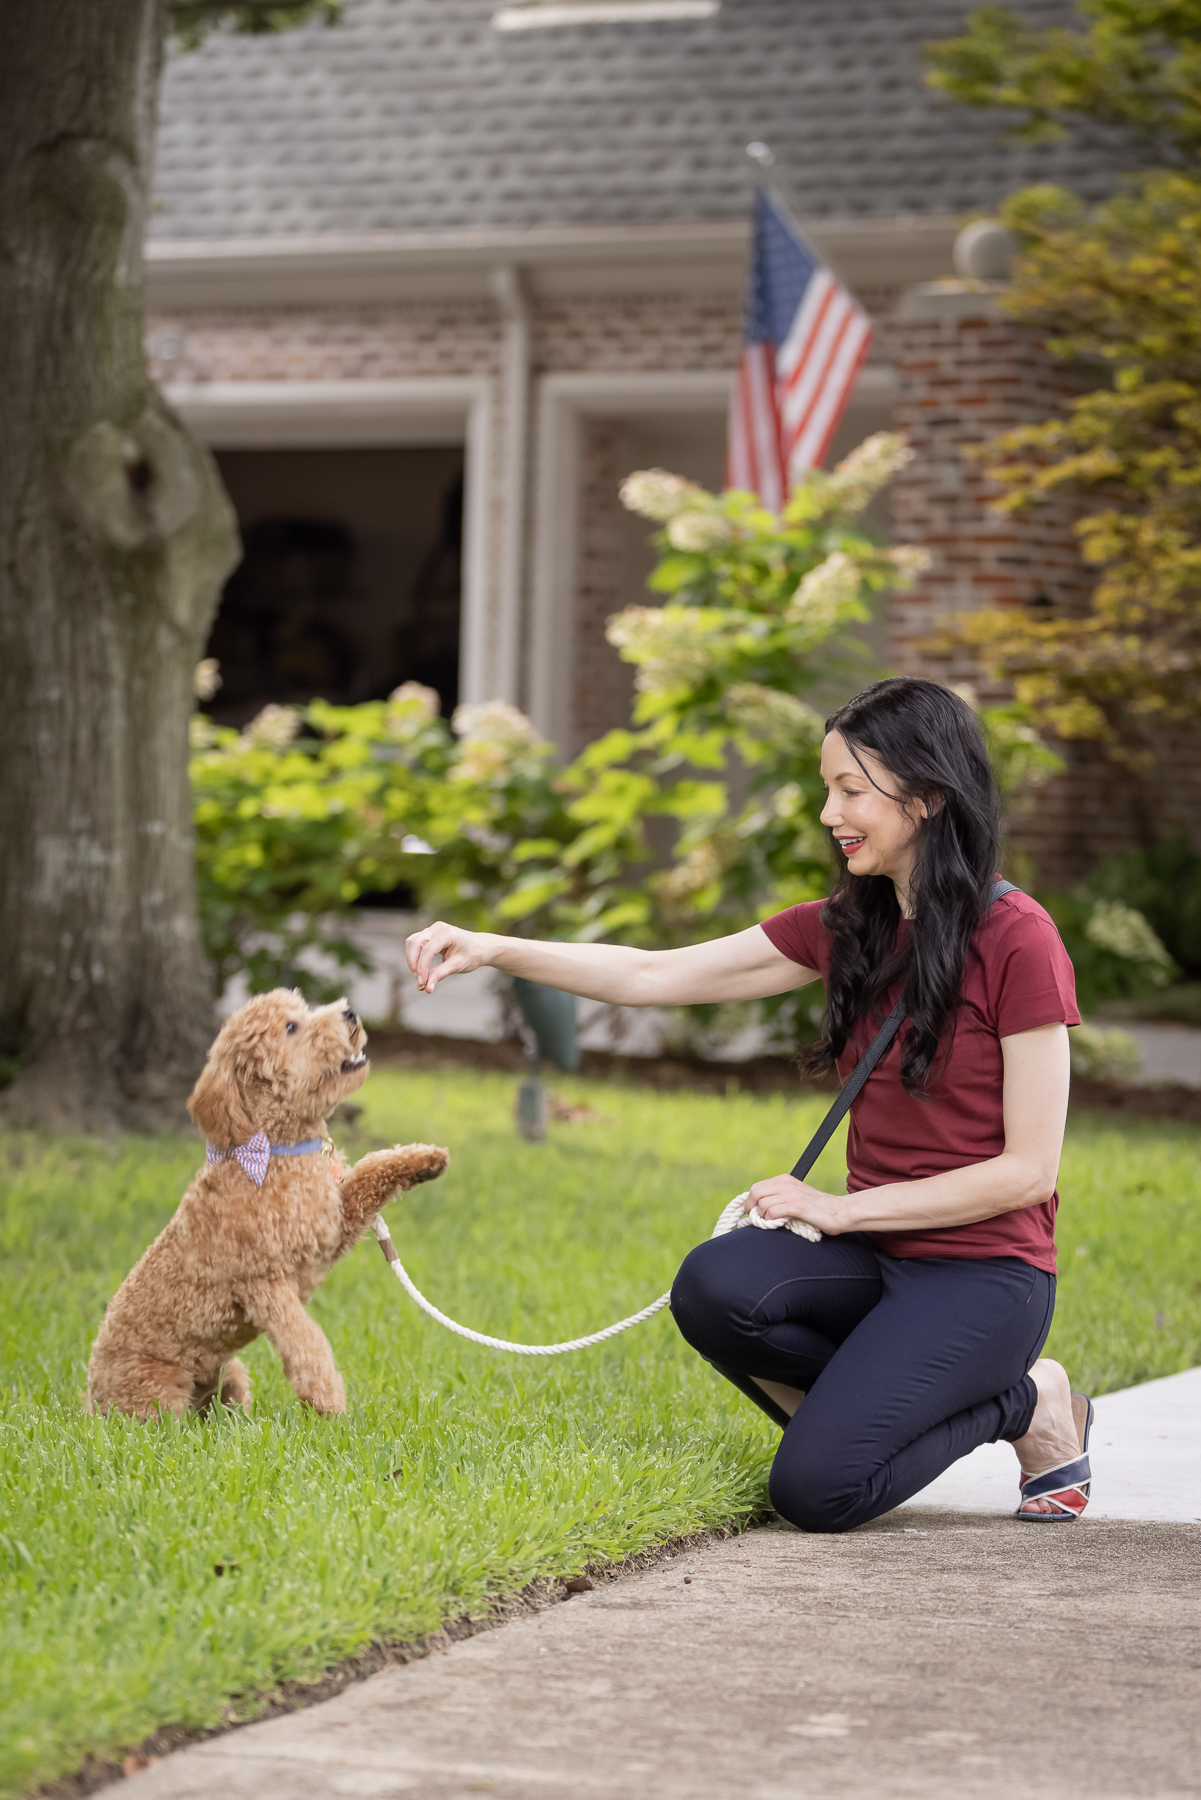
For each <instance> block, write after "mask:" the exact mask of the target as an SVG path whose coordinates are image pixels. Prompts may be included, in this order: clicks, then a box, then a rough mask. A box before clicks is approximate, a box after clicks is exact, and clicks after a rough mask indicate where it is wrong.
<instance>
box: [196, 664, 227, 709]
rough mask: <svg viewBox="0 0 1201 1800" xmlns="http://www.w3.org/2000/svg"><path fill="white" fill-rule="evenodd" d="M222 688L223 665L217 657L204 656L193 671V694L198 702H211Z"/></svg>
mask: <svg viewBox="0 0 1201 1800" xmlns="http://www.w3.org/2000/svg"><path fill="white" fill-rule="evenodd" d="M220 686H221V664H220V663H219V662H218V661H217V658H216V657H215V656H202V657H201V659H200V661H199V662H198V663H197V664H196V667H195V669H193V671H192V692H193V693H194V694H195V696H196V698H197V699H198V700H211V699H212V698H213V695H214V694H215V693H216V692H217V689H218V688H219V687H220Z"/></svg>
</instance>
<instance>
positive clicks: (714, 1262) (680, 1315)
mask: <svg viewBox="0 0 1201 1800" xmlns="http://www.w3.org/2000/svg"><path fill="white" fill-rule="evenodd" d="M725 1248H726V1246H725V1245H724V1243H723V1242H722V1240H721V1239H717V1240H713V1239H710V1241H709V1242H708V1243H704V1244H698V1245H697V1247H696V1249H695V1250H690V1251H689V1253H688V1255H687V1256H686V1257H685V1258H684V1261H683V1262H682V1263H681V1265H680V1269H679V1273H678V1274H677V1275H676V1278H675V1280H674V1281H673V1282H672V1284H671V1311H672V1317H673V1318H674V1319H675V1322H676V1325H677V1326H678V1327H679V1331H680V1335H681V1336H682V1337H684V1338H686V1339H687V1341H688V1343H690V1344H691V1345H692V1347H693V1349H694V1350H699V1351H700V1352H701V1354H702V1355H706V1354H710V1353H712V1354H717V1353H718V1352H720V1351H721V1350H722V1349H723V1348H724V1347H725V1346H726V1345H727V1344H728V1343H729V1341H730V1337H731V1323H732V1318H733V1315H734V1314H735V1313H736V1312H737V1311H738V1310H739V1298H740V1296H739V1292H738V1284H737V1283H736V1282H734V1281H732V1280H731V1279H730V1277H731V1275H732V1273H733V1271H732V1269H731V1266H730V1264H731V1258H730V1257H729V1256H724V1257H723V1256H721V1255H720V1254H715V1253H719V1252H720V1251H721V1250H723V1249H725Z"/></svg>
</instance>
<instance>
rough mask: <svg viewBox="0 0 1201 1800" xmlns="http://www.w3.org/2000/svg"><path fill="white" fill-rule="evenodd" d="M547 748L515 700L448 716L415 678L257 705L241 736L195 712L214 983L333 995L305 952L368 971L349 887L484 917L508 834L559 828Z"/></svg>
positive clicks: (507, 867)
mask: <svg viewBox="0 0 1201 1800" xmlns="http://www.w3.org/2000/svg"><path fill="white" fill-rule="evenodd" d="M550 756H551V746H550V745H549V744H546V743H544V742H542V741H541V740H540V738H539V736H538V734H537V732H535V730H534V729H533V727H532V726H531V724H530V722H529V720H528V719H526V718H525V717H524V716H523V715H522V714H521V713H520V712H518V711H517V709H516V708H515V707H511V706H506V705H504V704H503V703H502V702H492V703H490V704H487V705H483V706H461V707H459V708H458V710H457V711H456V713H455V715H454V718H453V720H452V721H451V722H450V723H449V724H448V723H447V721H445V720H444V719H442V718H440V717H439V714H438V696H437V695H436V694H435V693H434V692H433V690H432V689H430V688H425V687H421V686H419V685H418V684H417V683H415V682H408V683H406V684H405V685H404V686H403V687H400V688H398V689H397V690H396V692H395V693H394V694H392V695H391V697H390V698H389V699H388V700H386V701H371V702H367V703H366V704H364V705H360V706H330V705H328V704H327V703H326V702H325V701H322V700H317V701H314V702H313V703H312V705H311V706H306V707H302V708H293V707H281V706H268V707H265V708H264V709H263V711H262V712H261V713H260V714H259V715H258V717H257V718H256V719H254V720H253V721H252V722H251V723H250V724H249V725H248V726H247V727H246V728H245V730H243V731H235V730H232V729H230V728H228V727H221V726H216V725H214V724H213V723H212V722H211V721H210V720H209V719H207V718H205V717H204V716H203V715H198V716H197V717H196V718H195V720H194V721H193V728H192V784H193V789H194V792H195V800H196V865H197V878H198V884H199V895H200V913H201V922H202V926H203V930H204V935H205V944H206V948H207V951H208V954H209V957H210V958H211V960H212V963H213V968H214V973H215V977H216V981H217V984H218V988H219V989H220V988H223V987H224V986H225V985H226V983H227V982H228V981H229V980H230V978H231V977H232V976H233V975H234V974H236V973H239V972H240V973H243V974H244V975H245V976H246V978H247V980H248V982H249V984H250V987H251V989H252V991H256V992H261V991H262V990H264V989H266V988H271V987H274V986H277V985H279V984H281V983H282V984H284V985H287V986H299V987H300V988H302V989H303V990H304V991H305V992H306V993H307V994H308V995H309V996H310V997H311V998H313V999H321V998H332V997H334V995H335V994H336V993H337V992H338V991H339V990H340V984H339V983H338V982H336V981H330V980H326V979H324V978H323V977H322V976H320V975H318V974H315V973H314V972H313V969H312V968H311V967H309V966H307V964H306V952H307V953H311V952H313V951H318V952H320V953H321V956H322V958H324V959H327V960H328V959H332V960H333V962H334V963H335V964H336V965H337V966H338V967H339V968H360V969H364V968H367V967H368V966H369V965H368V962H367V959H366V957H365V956H364V954H363V952H362V950H361V949H360V948H358V947H357V946H356V945H355V943H354V942H353V941H352V939H351V938H350V936H349V935H348V932H347V926H348V924H349V921H350V919H351V917H352V912H351V909H352V907H353V905H354V902H355V901H356V900H358V899H359V898H360V897H361V896H362V895H364V894H368V893H372V892H376V893H379V892H385V893H386V892H392V891H395V890H396V889H397V888H408V889H410V890H411V891H412V893H413V895H414V898H415V899H417V900H418V901H419V902H420V903H421V904H424V905H428V906H433V907H437V908H438V909H440V910H445V911H448V912H453V915H454V917H455V918H457V919H461V920H463V922H464V923H467V924H482V923H484V922H485V921H486V920H490V919H492V918H493V917H494V916H495V915H496V913H497V912H498V910H499V909H500V908H501V907H502V906H503V902H504V896H505V893H506V891H507V889H508V887H509V885H510V883H511V882H512V880H513V878H514V876H515V875H516V874H517V873H518V872H519V870H520V866H521V862H520V858H521V851H520V849H519V848H518V846H519V844H520V843H521V841H523V840H525V839H526V838H527V837H529V838H531V839H532V840H533V842H534V843H536V844H537V845H539V846H540V848H541V849H542V850H543V851H545V850H546V849H547V848H548V847H549V846H550V845H551V844H554V845H555V846H556V847H558V848H562V847H563V846H564V845H566V844H567V843H568V842H569V841H570V839H571V837H572V835H573V832H574V827H573V825H572V823H571V821H570V820H569V819H568V817H567V815H566V812H565V808H564V805H563V801H562V799H561V798H560V797H559V795H558V794H557V793H556V791H555V788H554V784H553V781H552V776H551V771H550V766H549V764H550ZM308 960H309V961H311V956H310V957H309V959H308Z"/></svg>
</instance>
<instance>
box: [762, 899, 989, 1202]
mask: <svg viewBox="0 0 1201 1800" xmlns="http://www.w3.org/2000/svg"><path fill="white" fill-rule="evenodd" d="M1016 892H1017V888H1016V887H1015V886H1014V884H1013V882H1012V881H994V883H993V887H992V893H991V894H990V895H989V899H988V904H989V906H991V905H992V903H993V901H994V900H999V899H1000V898H1001V897H1002V895H1003V894H1016ZM904 1017H905V998H904V995H902V997H901V998H900V999H899V1000H898V1001H897V1003H896V1005H895V1006H894V1007H893V1009H892V1011H891V1012H890V1013H889V1015H888V1017H887V1018H886V1019H885V1021H884V1023H883V1025H881V1027H880V1029H879V1031H878V1032H877V1033H876V1035H875V1037H874V1038H873V1039H872V1041H871V1043H870V1044H869V1046H868V1048H867V1049H866V1050H865V1051H864V1053H863V1055H862V1056H861V1057H860V1058H859V1061H858V1062H857V1063H856V1064H855V1067H854V1068H853V1069H852V1070H851V1073H850V1074H849V1075H848V1076H847V1079H846V1083H845V1085H844V1087H843V1088H842V1090H841V1092H840V1093H839V1096H838V1098H837V1100H835V1102H834V1104H833V1106H832V1107H831V1108H830V1110H829V1112H828V1113H827V1114H826V1116H825V1118H824V1119H823V1120H822V1122H821V1124H820V1125H819V1126H818V1128H817V1130H816V1131H815V1132H814V1134H813V1136H812V1137H811V1138H810V1140H809V1142H808V1144H807V1145H806V1146H805V1149H804V1150H803V1151H802V1153H801V1156H800V1158H799V1160H798V1161H797V1163H796V1165H795V1167H794V1168H793V1171H792V1173H793V1176H794V1178H795V1179H796V1180H797V1181H804V1179H805V1177H806V1175H808V1173H809V1171H810V1169H811V1168H812V1167H813V1165H814V1163H815V1162H816V1161H817V1159H818V1157H819V1156H820V1155H821V1153H822V1151H823V1150H824V1149H825V1147H826V1145H827V1144H828V1143H829V1142H830V1139H831V1138H832V1137H833V1136H834V1133H835V1132H836V1131H837V1129H838V1127H839V1126H840V1125H841V1124H842V1121H843V1119H844V1118H845V1117H846V1115H847V1113H848V1112H849V1111H850V1109H851V1103H852V1102H853V1101H854V1100H855V1099H856V1098H857V1097H858V1095H859V1094H860V1092H861V1091H862V1089H863V1086H864V1084H865V1083H866V1081H867V1078H868V1076H869V1075H870V1074H871V1072H872V1070H873V1069H874V1068H875V1066H876V1064H877V1063H878V1062H879V1060H880V1058H881V1057H882V1056H883V1054H884V1052H885V1051H886V1050H887V1049H888V1046H889V1045H890V1044H891V1043H892V1040H893V1038H894V1037H896V1035H897V1032H898V1031H899V1030H900V1029H901V1020H902V1019H903V1018H904Z"/></svg>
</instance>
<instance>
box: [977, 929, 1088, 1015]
mask: <svg viewBox="0 0 1201 1800" xmlns="http://www.w3.org/2000/svg"><path fill="white" fill-rule="evenodd" d="M1007 912H1009V914H1010V916H1009V917H1007V918H1006V919H1005V920H1004V922H1003V923H1002V922H1001V921H998V924H999V927H1000V928H999V930H998V931H997V935H996V939H995V940H994V943H993V945H992V946H990V949H991V954H990V956H989V958H988V960H989V963H990V965H991V966H990V968H989V971H988V976H989V981H988V985H989V987H990V988H991V989H992V996H993V1003H994V1006H995V1009H996V1021H997V1036H998V1037H1013V1036H1015V1035H1016V1033H1018V1032H1019V1031H1036V1030H1037V1029H1038V1028H1039V1026H1040V1025H1056V1024H1064V1025H1079V1023H1080V1011H1079V1008H1078V1007H1077V1005H1076V974H1075V970H1074V969H1073V968H1072V960H1071V958H1070V956H1069V955H1068V953H1067V951H1066V950H1065V949H1064V947H1063V940H1062V938H1061V937H1060V935H1059V933H1058V931H1056V929H1055V923H1054V920H1053V919H1052V918H1051V917H1050V915H1049V914H1048V913H1046V912H1044V911H1043V909H1042V907H1041V906H1039V905H1038V904H1037V902H1036V901H1032V900H1029V899H1026V900H1025V904H1024V905H1023V906H1022V907H1021V910H1020V911H1019V910H1017V909H1016V908H1014V909H1012V911H1010V909H1008V908H1007Z"/></svg>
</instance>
